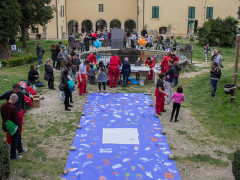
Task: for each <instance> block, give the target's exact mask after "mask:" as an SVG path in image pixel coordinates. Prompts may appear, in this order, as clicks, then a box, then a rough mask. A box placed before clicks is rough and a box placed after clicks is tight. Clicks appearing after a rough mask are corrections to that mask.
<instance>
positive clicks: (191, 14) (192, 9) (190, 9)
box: [188, 7, 195, 18]
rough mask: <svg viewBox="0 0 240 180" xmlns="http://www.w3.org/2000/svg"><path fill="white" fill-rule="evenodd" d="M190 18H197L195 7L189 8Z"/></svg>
mask: <svg viewBox="0 0 240 180" xmlns="http://www.w3.org/2000/svg"><path fill="white" fill-rule="evenodd" d="M188 18H195V7H189V8H188Z"/></svg>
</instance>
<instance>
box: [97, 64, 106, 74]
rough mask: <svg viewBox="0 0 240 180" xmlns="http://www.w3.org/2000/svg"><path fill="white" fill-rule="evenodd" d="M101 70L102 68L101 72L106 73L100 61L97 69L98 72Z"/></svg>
mask: <svg viewBox="0 0 240 180" xmlns="http://www.w3.org/2000/svg"><path fill="white" fill-rule="evenodd" d="M101 68H103V71H104V72H106V67H105V66H104V64H103V62H102V61H100V62H99V64H98V68H97V70H98V72H100V69H101Z"/></svg>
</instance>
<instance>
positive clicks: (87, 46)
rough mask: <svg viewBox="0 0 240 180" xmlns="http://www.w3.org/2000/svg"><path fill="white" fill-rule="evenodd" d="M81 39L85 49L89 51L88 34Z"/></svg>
mask: <svg viewBox="0 0 240 180" xmlns="http://www.w3.org/2000/svg"><path fill="white" fill-rule="evenodd" d="M83 41H84V45H85V49H86V51H89V41H90V38H89V36H88V35H86V36H85V38H84V40H83Z"/></svg>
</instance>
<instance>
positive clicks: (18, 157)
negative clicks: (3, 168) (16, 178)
mask: <svg viewBox="0 0 240 180" xmlns="http://www.w3.org/2000/svg"><path fill="white" fill-rule="evenodd" d="M21 158H22V156H16V157H15V158H11V160H17V159H21Z"/></svg>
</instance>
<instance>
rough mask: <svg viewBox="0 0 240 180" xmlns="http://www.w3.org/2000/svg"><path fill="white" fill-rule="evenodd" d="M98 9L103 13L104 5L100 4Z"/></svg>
mask: <svg viewBox="0 0 240 180" xmlns="http://www.w3.org/2000/svg"><path fill="white" fill-rule="evenodd" d="M98 7H99V12H103V4H99V5H98Z"/></svg>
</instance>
